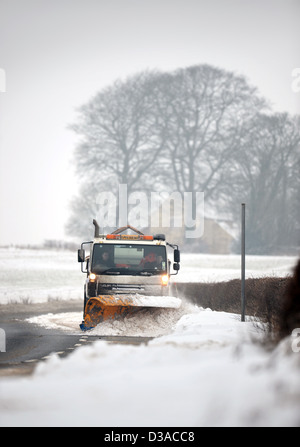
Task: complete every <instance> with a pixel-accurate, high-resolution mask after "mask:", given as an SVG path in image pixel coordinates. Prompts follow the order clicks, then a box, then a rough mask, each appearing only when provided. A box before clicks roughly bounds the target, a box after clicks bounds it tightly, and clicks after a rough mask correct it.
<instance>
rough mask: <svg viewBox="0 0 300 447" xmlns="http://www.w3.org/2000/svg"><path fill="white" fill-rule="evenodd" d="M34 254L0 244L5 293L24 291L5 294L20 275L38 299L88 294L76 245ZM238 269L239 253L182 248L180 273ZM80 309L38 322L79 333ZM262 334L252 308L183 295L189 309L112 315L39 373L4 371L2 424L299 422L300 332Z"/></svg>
mask: <svg viewBox="0 0 300 447" xmlns="http://www.w3.org/2000/svg"><path fill="white" fill-rule="evenodd" d="M27 254H28V256H27ZM27 254H26V253H25V255H24V253H22V252H14V251H12V252H10V253H9V255H7V254H6V255H7V256H5V258H6V259H4V256H3V255H4V253H3V251H1V252H0V255H1V261H0V262H1V269H0V271H1V299H0V302H1V301H2V302H5V300H7V299H9V297H13V298H14V299H17V298H18V296H17V294H14V295H11V292H8V291H7V293H6V294H5V290H7V289H8V288H9V289H11V288H12V284H13V286H14V289H19V290H23V293H24V295H23V296H27V295H28V297H30V299H32V301H33V302H34V301H35V300H41V299H47V293H48V294H49V296H52V294H53V296H54V294H55V293H58V292H59V293H60V294H61V295H60V298H62V299H64V298H66V297H70V296H71V294H72V293H73V292H72V291H75V290H76V286H78V288H79V291H78V296H79V297H80V296H81V291H82V283H83V280H84V275H82V274H78V275H79V276H78V275H77V273H78V270H79V266H78V264H77V262H76V256H74V254H71V253H61V254H60V253H57V254H54V253H50V252H43V253H40V254H39V255H38V259H36V258H35V257H34V256H33V254H32V253H31V252H28V253H27ZM58 256H59V257H58ZM58 260H59V261H58ZM56 261H58V263H57V262H56ZM295 262H296V260H295V258H269V257H258V258H255V257H253V258H248V260H247V269H248V270H247V276H252V277H254V276H266V275H273V276H285V275H287V274H290V273H291V269H292V267H293V266H294V264H295ZM9 267H10V268H12V271H11V272H10V268H9ZM4 272H6V273H7V274H8V278H7V277H5V274H4ZM233 277H240V263H239V259H238V257H235V256H229V257H224V256H216V257H214V256H203V255H198V256H196V255H189V256H184V255H183V256H182V269H181V271H180V274H179V275H178V280H179V278H181V279H180V280H182V281H186V280H190V279H193V280H194V281H196V280H202V281H203V280H206V281H209V280H215V281H217V280H220V279H222V280H225V279H231V278H233ZM3 278H6V279H5V282H4V285H3V282H2V279H3ZM18 278H19V279H18ZM21 278H23V279H24V283H25V282H26V284H24V283H23V282H22V281H21ZM30 278H32V280H33V279H35V281H34V282H33V283H32V284H31V282H30ZM55 278H57V280H54V279H55ZM64 278H65V282H67V284H63V283H64ZM66 278H68V279H67V280H66ZM70 280H73V282H72V281H70ZM25 285H26V287H25ZM51 285H52V287H51ZM54 286H55V287H54ZM64 287H65V289H64ZM68 287H69V289H68ZM54 290H55V291H56V292H54ZM42 291H43V293H40V294H39V292H42ZM63 291H65V293H66V294H65V295H64V294H63ZM33 292H34V293H33ZM76 293H77V292H76ZM72 297H73V296H72ZM79 317H81V315H79V314H77V313H76V312H75V313H74V312H73V313H67V314H56V315H54V314H48V315H42V316H40V317H36V318H32V319H31V323H35V324H38V325H41V326H43V327H50V328H56V329H57V330H59V331H63V332H64V333H67V334H68V333H69V334H73V333H78V319H79ZM299 332H300V329H299ZM90 334H93V335H95V334H97V335H124V336H126V335H127V336H129V335H130V336H149V337H155V338H154V339H153V340H151V341H150V342H149V343H148V344H142V345H138V346H134V345H118V344H114V343H109V342H104V341H96V342H95V343H93V344H86V345H85V346H84V344H85V343H86V342H87V341H88V339H89V336H90ZM299 336H300V333H299ZM263 337H264V331H263V328H262V326H260V325H258V323H257V322H256V323H254V322H253V321H251V320H250V319H249V318H247V321H246V322H241V321H240V316H239V315H235V314H230V313H225V312H215V311H212V310H210V309H202V308H199V307H196V306H194V305H191V304H190V303H186V302H184V301H183V303H182V306H181V308H180V309H175V310H168V311H167V312H163V313H160V312H156V313H154V314H151V315H150V314H149V313H148V312H142V313H141V314H140V315H138V316H134V317H131V318H127V319H125V320H124V321H123V322H115V323H114V324H112V323H106V324H105V325H102V326H101V327H100V326H99V327H98V328H95V329H94V330H93V331H91V333H89V332H88V333H84V335H83V336H82V344H83V346H81V347H79V348H77V349H76V350H75V351H74V352H73V353H72V354H70V355H69V356H68V357H67V358H64V359H62V358H60V357H59V354H55V353H53V355H52V356H51V358H50V359H48V360H47V361H45V362H43V363H40V364H39V365H38V366H37V368H36V369H35V372H34V374H33V375H32V376H29V377H24V378H10V379H8V378H1V379H0V426H1V427H5V426H100V427H150V428H151V427H202V426H204V427H210V426H212V427H215V426H225V427H228V426H233V427H239V426H243V427H245V426H250V427H259V426H270V427H277V426H297V427H299V426H300V381H299V373H300V352H299V351H300V338H297V334H293V336H291V337H290V338H287V339H285V340H283V341H282V342H281V343H280V344H279V345H278V346H277V348H276V349H275V350H273V351H267V350H265V349H264V348H263V347H262V345H260V344H259V343H257V342H258V341H259V340H260V339H262V338H263ZM0 355H1V354H0ZM107 432H111V430H107ZM100 440H101V439H100Z"/></svg>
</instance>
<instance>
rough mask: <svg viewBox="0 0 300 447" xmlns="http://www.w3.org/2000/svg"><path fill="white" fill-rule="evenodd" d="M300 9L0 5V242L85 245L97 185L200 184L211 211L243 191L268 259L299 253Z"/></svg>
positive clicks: (197, 3) (226, 208) (69, 2)
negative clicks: (0, 80)
mask: <svg viewBox="0 0 300 447" xmlns="http://www.w3.org/2000/svg"><path fill="white" fill-rule="evenodd" d="M299 13H300V3H299V2H298V1H297V0H288V1H283V0H262V1H251V2H250V1H241V0H225V1H224V0H213V1H202V0H185V1H181V0H172V1H171V0H163V1H161V0H160V1H159V2H158V1H156V0H154V1H151V2H150V1H142V2H141V1H138V0H112V1H109V2H108V1H102V0H87V1H83V0H61V1H50V0H22V1H21V0H0V68H1V69H3V70H5V74H6V92H5V93H1V92H0V204H1V206H0V245H10V244H33V245H36V244H39V243H43V241H45V240H66V239H70V238H72V237H75V238H79V237H81V236H82V235H83V234H84V233H85V231H87V225H91V220H90V216H92V214H93V213H94V210H93V207H95V206H96V203H95V200H96V198H95V195H96V194H97V192H99V191H100V190H101V188H103V184H105V185H109V187H110V188H111V190H114V188H116V187H117V184H118V183H119V182H124V181H125V183H128V184H130V182H131V181H133V180H134V179H135V177H136V181H135V183H134V182H132V183H133V184H132V191H135V190H141V189H144V190H152V191H153V190H154V191H155V190H161V189H167V190H169V191H172V190H179V191H181V192H183V191H184V190H186V188H189V190H194V191H199V190H204V193H205V197H206V201H207V203H206V205H207V210H209V213H210V215H212V214H214V217H216V218H217V217H218V216H222V217H224V216H226V218H228V219H229V220H230V219H232V220H236V219H238V213H239V203H240V201H241V200H245V201H246V203H247V213H248V215H249V222H248V229H249V231H250V233H251V232H252V234H248V238H249V240H250V241H251V248H252V249H253V252H257V251H258V247H261V242H262V241H265V238H266V236H267V235H269V236H270V237H269V240H268V241H266V244H265V247H263V252H266V253H268V252H282V253H285V252H291V253H292V254H294V252H293V249H294V250H295V249H298V247H299V225H300V222H299V205H298V200H299V199H298V197H299V178H300V176H299V113H300V92H298V91H295V89H293V88H292V82H293V80H294V78H293V76H292V73H293V70H294V69H295V68H296V67H300V57H299V55H300V30H299V26H298V22H299V20H298V18H299V16H300V14H299ZM197 101H199V104H198V105H195V104H196V103H197ZM204 104H205V106H204ZM137 105H138V107H137ZM128 111H129V112H130V113H128ZM121 112H122V113H121ZM221 112H222V113H221ZM201 113H202V115H201ZM196 115H197V119H198V121H197V120H196ZM135 118H136V119H135ZM116 122H117V124H118V125H117V126H116ZM139 126H140V127H139ZM124 129H126V130H127V131H128V134H127V137H130V138H131V139H132V140H131V144H128V145H127V146H126V145H125V149H124V145H123V146H122V141H121V140H122V139H121V137H124ZM112 131H113V136H114V138H112ZM192 134H193V137H194V139H193V143H192ZM127 137H126V138H125V140H124V141H126V142H127V143H128V138H127ZM138 138H139V139H140V140H139V142H138V144H135V145H133V144H132V143H133V142H135V143H136V142H137V139H138ZM200 141H201V145H200V143H199V142H200ZM95 148H96V149H95ZM129 149H130V150H131V151H132V150H133V149H135V150H134V152H133V153H132V154H133V156H132V157H131V158H129V160H131V163H129V164H128V165H126V164H125V163H124V160H125V158H126V157H125V158H124V157H123V158H122V156H120V155H122V154H123V155H124V153H127V156H128V154H129ZM124 150H125V152H124ZM132 154H131V155H132ZM199 154H201V155H200V156H199ZM154 155H155V162H154V160H152V158H153V157H154ZM187 159H189V161H190V163H189V166H188V164H187ZM113 160H115V163H113ZM147 163H148V168H147V171H146V172H142V171H140V172H141V175H139V176H136V175H135V174H137V172H139V171H138V170H139V169H141V168H143V169H145V166H147ZM126 166H127V168H126ZM125 168H126V169H125ZM150 168H151V169H150ZM124 173H127V178H126V176H125V177H124ZM142 174H143V175H142ZM211 174H213V175H211ZM199 188H203V189H199ZM104 189H107V188H106V187H105V188H104ZM275 199H276V200H275ZM248 208H249V209H248ZM262 216H263V219H262ZM258 224H259V225H258ZM257 225H258V226H257ZM270 228H272V230H274V231H268V229H270ZM66 229H68V232H67V233H66ZM257 229H258V230H259V231H258V232H257ZM258 233H259V238H257V234H258ZM284 234H285V235H286V237H282V238H281V240H279V238H278V235H281V236H283V235H284ZM252 241H253V242H252ZM199 248H200V246H199Z"/></svg>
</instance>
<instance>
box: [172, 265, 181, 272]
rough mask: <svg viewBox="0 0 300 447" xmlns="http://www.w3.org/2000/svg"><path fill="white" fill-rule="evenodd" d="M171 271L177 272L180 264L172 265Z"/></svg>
mask: <svg viewBox="0 0 300 447" xmlns="http://www.w3.org/2000/svg"><path fill="white" fill-rule="evenodd" d="M173 269H174V270H175V271H177V272H178V270H180V264H177V263H175V264H173Z"/></svg>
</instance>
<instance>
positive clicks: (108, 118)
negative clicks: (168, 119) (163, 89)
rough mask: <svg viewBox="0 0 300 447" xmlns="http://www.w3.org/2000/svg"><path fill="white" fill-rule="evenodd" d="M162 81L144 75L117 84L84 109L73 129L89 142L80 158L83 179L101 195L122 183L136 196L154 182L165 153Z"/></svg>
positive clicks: (78, 153)
mask: <svg viewBox="0 0 300 447" xmlns="http://www.w3.org/2000/svg"><path fill="white" fill-rule="evenodd" d="M156 77H157V74H156V73H148V72H143V73H141V74H139V75H136V76H134V77H132V78H129V79H127V80H126V81H124V82H121V81H118V82H116V83H115V84H114V85H112V86H111V87H109V88H107V89H105V90H103V91H102V92H100V93H99V94H97V95H96V96H95V97H94V98H93V99H92V100H91V101H90V102H89V103H88V104H86V105H84V106H83V107H82V108H81V110H80V119H79V122H78V123H76V124H75V125H73V126H72V128H73V129H74V130H75V131H76V132H77V133H78V134H80V135H82V136H83V141H82V142H81V143H80V144H79V146H78V147H77V150H76V154H75V161H76V164H77V171H78V174H79V175H80V176H82V177H83V179H84V180H85V181H88V182H91V181H92V182H93V183H94V184H96V185H97V186H98V187H99V188H100V190H101V189H102V190H103V189H104V190H105V188H107V186H109V187H111V186H112V185H114V188H115V189H116V188H117V185H118V184H121V183H122V184H126V185H127V188H128V192H129V193H130V192H132V191H135V190H138V189H143V188H144V189H145V188H147V185H148V183H149V182H150V183H151V181H152V177H151V175H152V174H153V171H154V166H155V162H156V161H157V159H158V158H159V154H160V152H161V150H162V148H163V140H162V139H161V132H159V129H160V123H159V118H158V116H157V114H155V110H154V97H155V82H154V80H155V78H156ZM107 182H109V185H108V183H107Z"/></svg>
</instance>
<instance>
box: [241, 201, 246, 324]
mask: <svg viewBox="0 0 300 447" xmlns="http://www.w3.org/2000/svg"><path fill="white" fill-rule="evenodd" d="M245 208H246V205H245V203H242V236H241V257H242V259H241V266H242V271H241V276H242V287H241V288H242V290H241V304H242V309H241V321H245V304H246V297H245V266H246V262H245V260H246V249H245V239H246V238H245V234H246V231H245V214H246V213H245Z"/></svg>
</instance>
